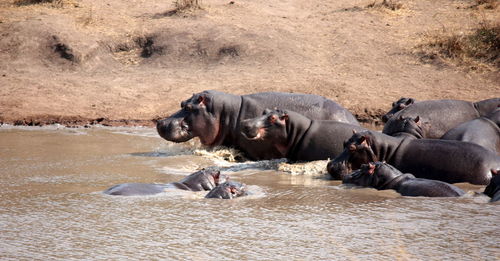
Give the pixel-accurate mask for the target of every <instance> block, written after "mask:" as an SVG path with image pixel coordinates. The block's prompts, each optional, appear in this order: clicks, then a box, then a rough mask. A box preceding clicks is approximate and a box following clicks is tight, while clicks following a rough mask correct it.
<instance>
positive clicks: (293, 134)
mask: <svg viewBox="0 0 500 261" xmlns="http://www.w3.org/2000/svg"><path fill="white" fill-rule="evenodd" d="M241 125H242V127H241V128H242V133H243V135H244V136H245V137H246V138H247V139H250V140H261V141H262V142H263V143H266V144H270V145H272V146H273V148H274V149H275V150H277V151H279V152H280V154H281V155H280V157H282V158H288V159H290V160H293V161H311V160H326V159H329V158H335V157H336V156H337V155H339V154H340V153H341V152H342V151H343V150H344V148H343V146H342V144H343V142H344V140H346V139H348V138H349V137H351V136H352V130H357V131H362V130H366V129H365V128H363V127H360V126H357V125H352V124H348V123H343V122H337V121H327V120H311V119H309V118H307V117H305V116H303V115H301V114H299V113H296V112H293V111H283V110H278V109H275V110H268V109H266V110H265V111H264V114H263V115H262V116H260V117H256V118H253V119H247V120H244V121H242V122H241Z"/></svg>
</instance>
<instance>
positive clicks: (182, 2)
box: [174, 0, 201, 12]
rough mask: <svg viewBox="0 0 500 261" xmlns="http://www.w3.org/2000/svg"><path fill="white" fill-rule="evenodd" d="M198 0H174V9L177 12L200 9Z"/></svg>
mask: <svg viewBox="0 0 500 261" xmlns="http://www.w3.org/2000/svg"><path fill="white" fill-rule="evenodd" d="M200 2H201V1H199V0H175V1H174V5H175V10H177V11H178V12H182V11H188V10H195V9H201V6H200Z"/></svg>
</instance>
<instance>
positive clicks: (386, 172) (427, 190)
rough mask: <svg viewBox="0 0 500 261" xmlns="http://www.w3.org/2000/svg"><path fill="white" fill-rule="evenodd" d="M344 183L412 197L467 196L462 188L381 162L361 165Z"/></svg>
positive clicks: (343, 180)
mask: <svg viewBox="0 0 500 261" xmlns="http://www.w3.org/2000/svg"><path fill="white" fill-rule="evenodd" d="M342 183H345V184H354V185H357V186H362V187H372V188H376V189H378V190H385V189H394V190H396V191H397V192H398V193H399V194H401V195H403V196H410V197H419V196H423V197H459V196H462V195H463V194H465V192H464V191H463V190H461V189H460V188H458V187H456V186H453V185H451V184H448V183H446V182H442V181H437V180H430V179H420V178H415V176H413V175H412V174H403V173H401V171H399V170H397V169H396V168H395V167H393V166H391V165H389V164H387V163H383V162H380V161H378V162H370V163H368V164H363V165H361V167H360V169H358V170H356V171H354V172H353V173H351V174H349V175H346V176H344V178H343V179H342Z"/></svg>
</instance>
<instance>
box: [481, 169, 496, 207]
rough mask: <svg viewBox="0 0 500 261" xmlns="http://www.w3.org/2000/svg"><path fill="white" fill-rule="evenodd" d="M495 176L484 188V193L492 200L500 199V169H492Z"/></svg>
mask: <svg viewBox="0 0 500 261" xmlns="http://www.w3.org/2000/svg"><path fill="white" fill-rule="evenodd" d="M492 173H493V178H492V179H491V180H490V184H488V186H486V188H485V189H484V194H486V195H488V196H489V197H490V198H491V200H490V202H495V201H500V171H498V170H494V171H492Z"/></svg>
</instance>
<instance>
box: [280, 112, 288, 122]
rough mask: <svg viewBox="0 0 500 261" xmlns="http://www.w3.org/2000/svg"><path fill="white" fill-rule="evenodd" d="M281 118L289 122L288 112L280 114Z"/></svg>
mask: <svg viewBox="0 0 500 261" xmlns="http://www.w3.org/2000/svg"><path fill="white" fill-rule="evenodd" d="M280 120H281V121H285V122H287V121H288V114H287V113H286V112H285V113H284V114H283V115H281V116H280Z"/></svg>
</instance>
